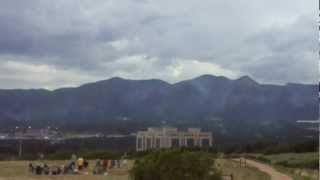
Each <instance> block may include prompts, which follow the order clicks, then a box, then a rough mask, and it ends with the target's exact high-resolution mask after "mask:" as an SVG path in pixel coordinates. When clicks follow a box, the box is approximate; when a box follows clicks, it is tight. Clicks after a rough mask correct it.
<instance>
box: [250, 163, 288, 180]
mask: <svg viewBox="0 0 320 180" xmlns="http://www.w3.org/2000/svg"><path fill="white" fill-rule="evenodd" d="M246 162H247V164H248V165H249V166H253V167H255V168H257V169H259V170H260V171H262V172H265V173H267V174H269V175H270V176H271V180H293V179H292V178H291V177H289V176H287V175H285V174H283V173H280V172H279V171H277V170H275V169H274V168H272V167H271V166H269V165H266V164H263V163H259V162H257V161H253V160H249V159H247V160H246Z"/></svg>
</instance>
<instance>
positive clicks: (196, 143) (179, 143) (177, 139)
mask: <svg viewBox="0 0 320 180" xmlns="http://www.w3.org/2000/svg"><path fill="white" fill-rule="evenodd" d="M210 146H212V133H211V132H201V129H200V128H189V129H188V130H187V131H178V129H177V128H148V130H147V131H139V132H138V133H137V139H136V150H137V151H145V150H148V149H162V148H179V147H210Z"/></svg>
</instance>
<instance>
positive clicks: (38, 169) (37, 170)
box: [35, 165, 43, 175]
mask: <svg viewBox="0 0 320 180" xmlns="http://www.w3.org/2000/svg"><path fill="white" fill-rule="evenodd" d="M42 171H43V168H42V167H41V166H40V165H37V166H36V170H35V173H36V175H42Z"/></svg>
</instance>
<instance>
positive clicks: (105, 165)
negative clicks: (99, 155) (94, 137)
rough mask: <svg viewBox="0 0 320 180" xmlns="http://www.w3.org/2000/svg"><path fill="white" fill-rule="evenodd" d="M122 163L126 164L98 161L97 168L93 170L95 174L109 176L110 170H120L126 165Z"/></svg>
mask: <svg viewBox="0 0 320 180" xmlns="http://www.w3.org/2000/svg"><path fill="white" fill-rule="evenodd" d="M121 162H124V161H120V160H107V159H104V160H101V159H97V160H96V165H95V168H94V169H93V174H100V175H101V174H107V173H108V171H109V170H110V169H114V168H120V167H121V164H124V163H121Z"/></svg>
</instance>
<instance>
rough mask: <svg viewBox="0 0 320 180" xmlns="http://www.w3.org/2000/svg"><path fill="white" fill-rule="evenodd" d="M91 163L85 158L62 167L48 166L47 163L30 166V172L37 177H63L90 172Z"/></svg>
mask: <svg viewBox="0 0 320 180" xmlns="http://www.w3.org/2000/svg"><path fill="white" fill-rule="evenodd" d="M88 167H89V162H88V161H86V160H84V159H83V158H79V159H77V160H76V161H70V162H69V163H68V164H66V165H62V166H56V165H55V166H48V165H47V164H46V163H40V164H36V165H34V164H32V163H30V164H29V172H30V173H32V174H35V175H62V174H80V173H86V172H87V171H88Z"/></svg>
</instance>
